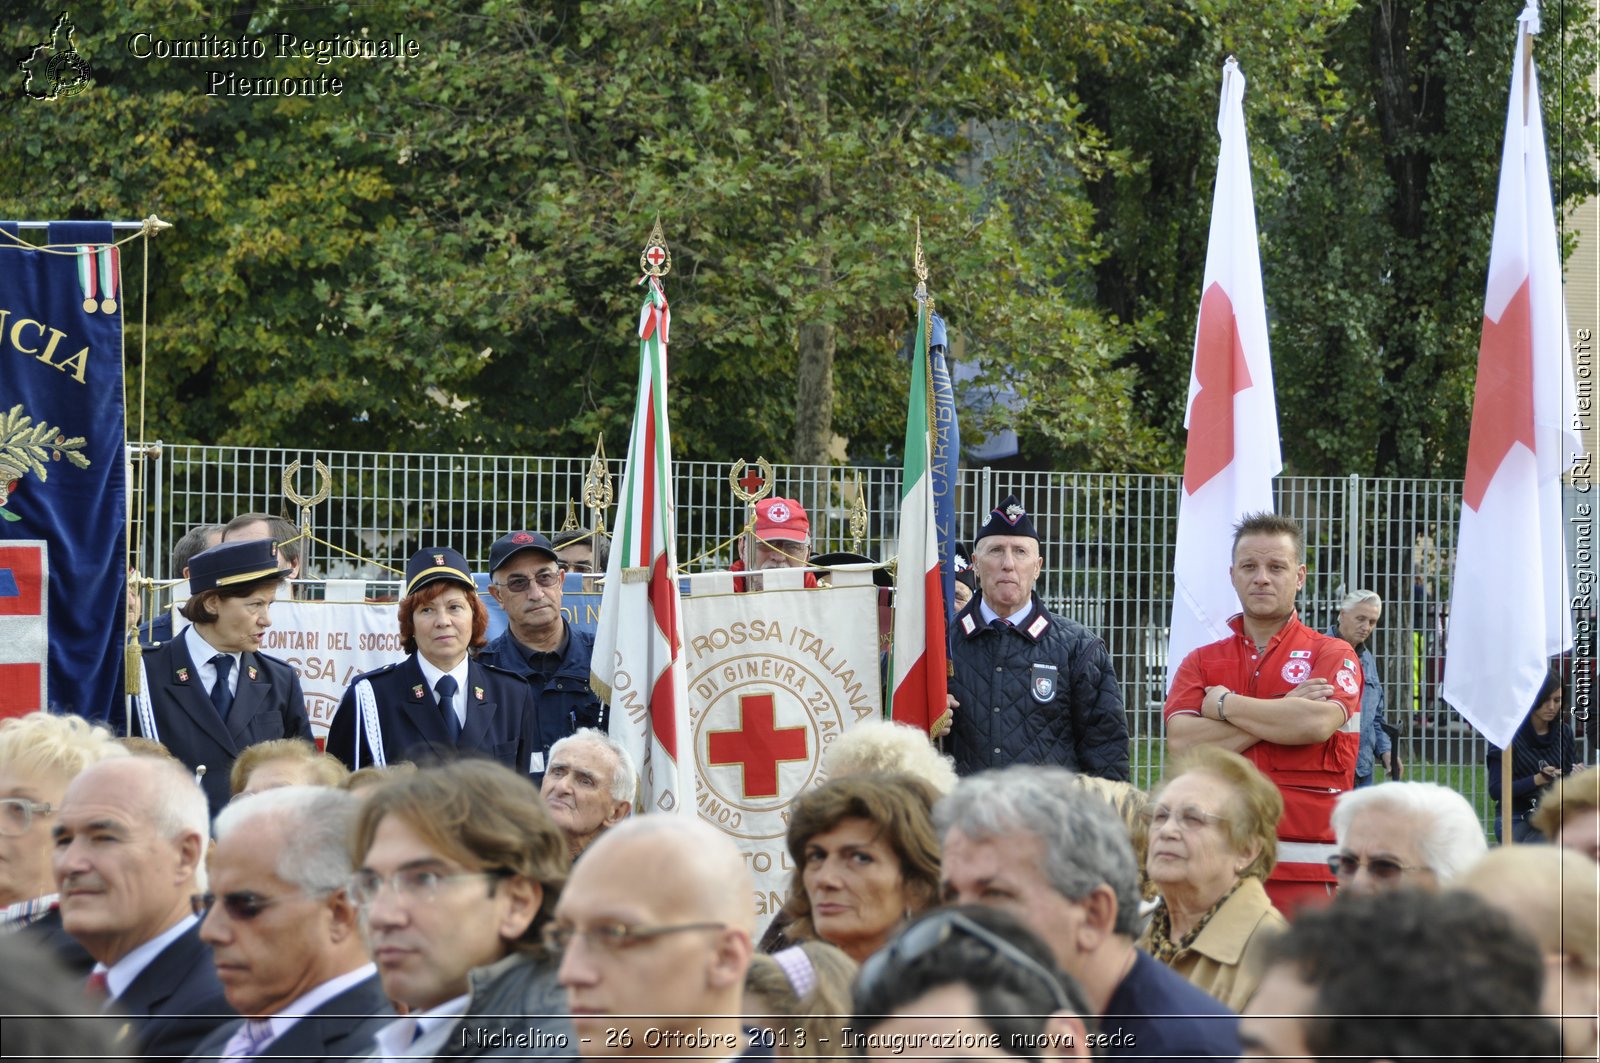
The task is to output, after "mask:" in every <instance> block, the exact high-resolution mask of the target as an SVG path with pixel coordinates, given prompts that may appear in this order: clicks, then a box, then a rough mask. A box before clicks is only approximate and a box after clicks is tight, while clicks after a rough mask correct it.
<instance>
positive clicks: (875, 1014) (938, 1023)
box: [842, 904, 1091, 1060]
mask: <svg viewBox="0 0 1600 1063" xmlns="http://www.w3.org/2000/svg"><path fill="white" fill-rule="evenodd" d="M853 995H854V1004H855V1012H856V1019H855V1024H854V1027H853V1028H849V1029H848V1034H849V1035H851V1041H850V1042H847V1043H846V1044H845V1045H843V1046H842V1047H843V1048H844V1049H845V1050H847V1051H849V1052H851V1053H859V1054H861V1055H863V1056H865V1057H866V1058H868V1059H916V1058H938V1059H1003V1058H1005V1057H1007V1056H1014V1057H1019V1058H1022V1059H1033V1060H1037V1059H1044V1058H1050V1059H1088V1058H1090V1055H1091V1053H1090V1050H1089V1046H1090V1035H1089V1033H1088V1030H1087V1028H1086V1026H1085V1024H1084V1020H1083V1018H1082V1016H1084V1015H1086V1014H1088V1010H1089V1009H1088V1005H1087V1004H1086V1003H1085V1001H1084V999H1083V990H1082V989H1080V988H1079V987H1078V983H1077V982H1075V981H1073V979H1072V978H1071V976H1069V975H1065V974H1062V973H1061V972H1060V971H1058V970H1057V969H1056V965H1055V959H1054V958H1053V957H1052V956H1051V954H1050V948H1049V946H1048V945H1046V944H1045V943H1044V942H1043V941H1040V940H1039V938H1038V936H1037V935H1035V934H1033V933H1032V932H1031V931H1029V930H1028V928H1027V927H1026V926H1024V925H1023V924H1022V922H1021V921H1020V920H1019V919H1017V918H1016V917H1015V916H1013V915H1011V914H1010V913H1008V912H1005V911H1002V910H1001V909H999V908H991V907H986V906H984V905H978V904H972V905H963V906H961V907H956V908H940V909H936V910H934V911H932V912H929V913H928V914H926V915H924V916H923V917H922V918H920V919H918V920H917V921H916V922H915V923H912V924H911V925H910V926H909V927H907V928H906V929H905V930H904V932H902V933H901V934H900V936H899V937H897V938H895V939H894V940H893V941H892V942H890V943H889V944H888V945H887V946H885V947H884V948H882V949H880V950H878V952H876V953H874V954H873V955H872V956H871V957H869V958H868V959H867V962H866V963H865V964H863V965H862V967H861V973H860V974H859V975H858V976H857V978H856V984H855V991H854V994H853ZM851 1042H853V1043H851Z"/></svg>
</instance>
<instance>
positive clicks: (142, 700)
mask: <svg viewBox="0 0 1600 1063" xmlns="http://www.w3.org/2000/svg"><path fill="white" fill-rule="evenodd" d="M134 699H135V703H136V705H137V706H138V712H139V733H140V734H141V735H142V736H144V737H145V738H148V739H150V741H152V742H159V741H161V735H160V734H159V733H157V731H156V713H155V709H154V708H153V707H152V706H151V704H150V672H149V671H148V670H147V669H146V668H145V666H144V658H143V657H140V658H139V693H138V694H136V695H135V696H134Z"/></svg>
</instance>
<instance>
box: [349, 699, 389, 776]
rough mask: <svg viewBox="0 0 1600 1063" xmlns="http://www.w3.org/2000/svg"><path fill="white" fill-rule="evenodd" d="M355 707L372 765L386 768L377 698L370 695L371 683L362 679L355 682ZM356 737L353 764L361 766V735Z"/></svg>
mask: <svg viewBox="0 0 1600 1063" xmlns="http://www.w3.org/2000/svg"><path fill="white" fill-rule="evenodd" d="M356 709H357V710H358V711H360V713H361V729H362V730H363V731H365V732H366V735H367V748H368V749H370V750H372V766H373V767H375V768H386V767H388V766H389V765H388V762H387V761H386V760H384V757H383V724H381V723H379V722H378V699H377V698H375V697H373V696H372V684H371V683H370V682H368V681H367V680H365V679H363V680H361V681H360V682H359V683H357V684H356ZM355 737H356V755H355V762H356V763H355V766H356V767H357V768H359V767H361V736H360V735H359V734H358V735H356V736H355Z"/></svg>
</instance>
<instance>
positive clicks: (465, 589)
mask: <svg viewBox="0 0 1600 1063" xmlns="http://www.w3.org/2000/svg"><path fill="white" fill-rule="evenodd" d="M405 586H406V595H405V597H404V598H402V599H401V600H400V609H399V616H400V637H401V639H402V644H403V645H404V647H405V649H406V650H407V652H408V653H409V654H410V656H408V657H406V659H405V660H403V661H401V662H399V663H398V664H391V665H389V666H388V667H386V668H379V669H377V670H376V671H372V672H368V673H366V674H365V675H360V676H357V677H356V679H355V681H354V682H353V683H351V684H350V686H349V687H348V688H347V689H346V690H345V692H344V697H343V698H341V699H340V701H339V708H338V710H337V711H335V713H334V715H333V721H332V723H331V724H329V726H328V741H327V745H326V747H325V748H326V750H327V752H328V753H330V754H332V755H333V756H335V757H337V758H338V759H339V760H340V761H341V762H343V764H344V765H345V766H346V767H348V768H349V769H350V770H351V771H355V770H357V769H359V768H365V767H380V768H381V767H386V766H387V765H390V764H395V763H399V762H401V761H407V760H409V761H417V762H427V761H438V760H452V759H456V758H458V757H460V756H463V755H473V756H478V757H486V758H488V759H490V760H495V761H498V762H500V763H501V764H504V765H505V766H506V767H508V768H511V769H512V770H513V771H516V772H518V773H520V774H524V775H526V774H528V773H529V771H530V770H531V757H532V752H533V746H532V744H531V739H530V729H531V726H532V719H533V702H532V699H531V697H530V695H529V693H528V685H527V684H526V683H524V682H523V681H522V680H521V679H520V678H518V677H517V676H515V675H513V674H511V673H510V672H506V671H503V670H501V669H499V668H495V667H493V666H491V665H486V664H483V663H481V662H479V661H475V660H473V659H472V658H471V657H470V656H469V655H468V651H470V650H471V649H473V648H475V647H480V646H482V645H484V643H485V641H486V639H485V637H484V635H485V632H487V631H488V628H489V611H488V609H487V608H485V606H484V604H483V602H482V601H481V600H480V599H479V598H478V585H477V584H476V583H475V582H473V579H472V572H471V571H470V570H469V569H468V567H467V561H466V558H464V557H462V556H461V555H460V554H458V553H456V552H455V551H454V550H452V549H450V548H449V547H444V546H436V547H428V548H425V549H422V550H419V551H417V553H416V554H414V555H413V556H412V558H411V560H410V562H409V563H408V564H407V565H406V584H405Z"/></svg>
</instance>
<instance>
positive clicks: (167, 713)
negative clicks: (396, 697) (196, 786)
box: [130, 539, 311, 814]
mask: <svg viewBox="0 0 1600 1063" xmlns="http://www.w3.org/2000/svg"><path fill="white" fill-rule="evenodd" d="M283 575H284V573H283V570H282V569H280V568H279V567H278V559H277V557H276V555H275V554H274V553H273V548H272V540H270V539H254V540H250V541H247V542H240V543H223V544H222V545H221V546H216V547H212V548H211V549H210V550H206V551H203V552H201V553H199V554H196V555H195V556H194V557H193V558H191V559H190V561H189V587H190V590H191V591H192V592H193V593H192V597H190V599H189V600H188V601H187V602H185V603H184V605H183V616H184V617H185V618H186V619H187V620H189V621H190V625H189V626H188V627H185V628H184V629H183V631H182V632H180V633H179V635H178V636H177V637H176V638H174V639H173V640H172V641H171V642H167V643H163V644H162V645H160V646H154V647H147V648H146V649H145V652H144V662H143V675H142V676H141V678H140V693H139V697H138V698H137V705H136V710H135V711H134V713H133V718H132V720H131V721H130V723H131V724H132V728H131V730H132V733H134V734H138V735H140V736H142V737H144V738H153V739H155V740H157V741H159V742H161V743H163V744H165V745H166V747H167V748H168V749H170V750H171V751H172V754H173V756H175V757H177V758H178V759H179V760H181V761H183V763H184V764H185V765H187V766H188V768H189V769H190V770H191V771H196V772H197V771H199V769H200V768H201V767H204V768H205V769H206V770H205V774H204V776H203V778H202V779H201V785H202V786H204V787H205V791H206V797H207V798H208V799H209V801H210V804H211V811H212V813H213V814H215V813H216V812H218V811H220V810H221V808H222V806H224V805H226V804H227V803H228V799H229V797H230V796H232V795H231V794H230V793H229V790H228V775H229V772H230V771H232V769H233V762H234V760H235V759H236V758H237V757H238V756H239V754H240V752H242V751H243V750H244V749H245V747H246V746H252V745H254V744H255V743H257V742H265V741H267V740H269V739H273V738H303V739H305V740H306V741H307V742H309V741H311V722H310V720H309V719H307V717H306V703H305V695H304V693H302V692H301V689H300V677H299V676H298V675H296V674H295V671H294V669H293V668H292V667H290V666H289V664H287V663H286V662H284V661H280V660H278V659H277V658H276V657H269V656H267V655H266V654H264V653H261V652H260V647H261V636H262V635H263V634H264V633H265V632H266V630H267V628H268V627H270V626H271V624H272V620H271V616H270V609H271V606H272V602H273V600H274V599H275V598H276V597H277V594H278V588H279V587H280V586H281V585H282V583H283Z"/></svg>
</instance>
